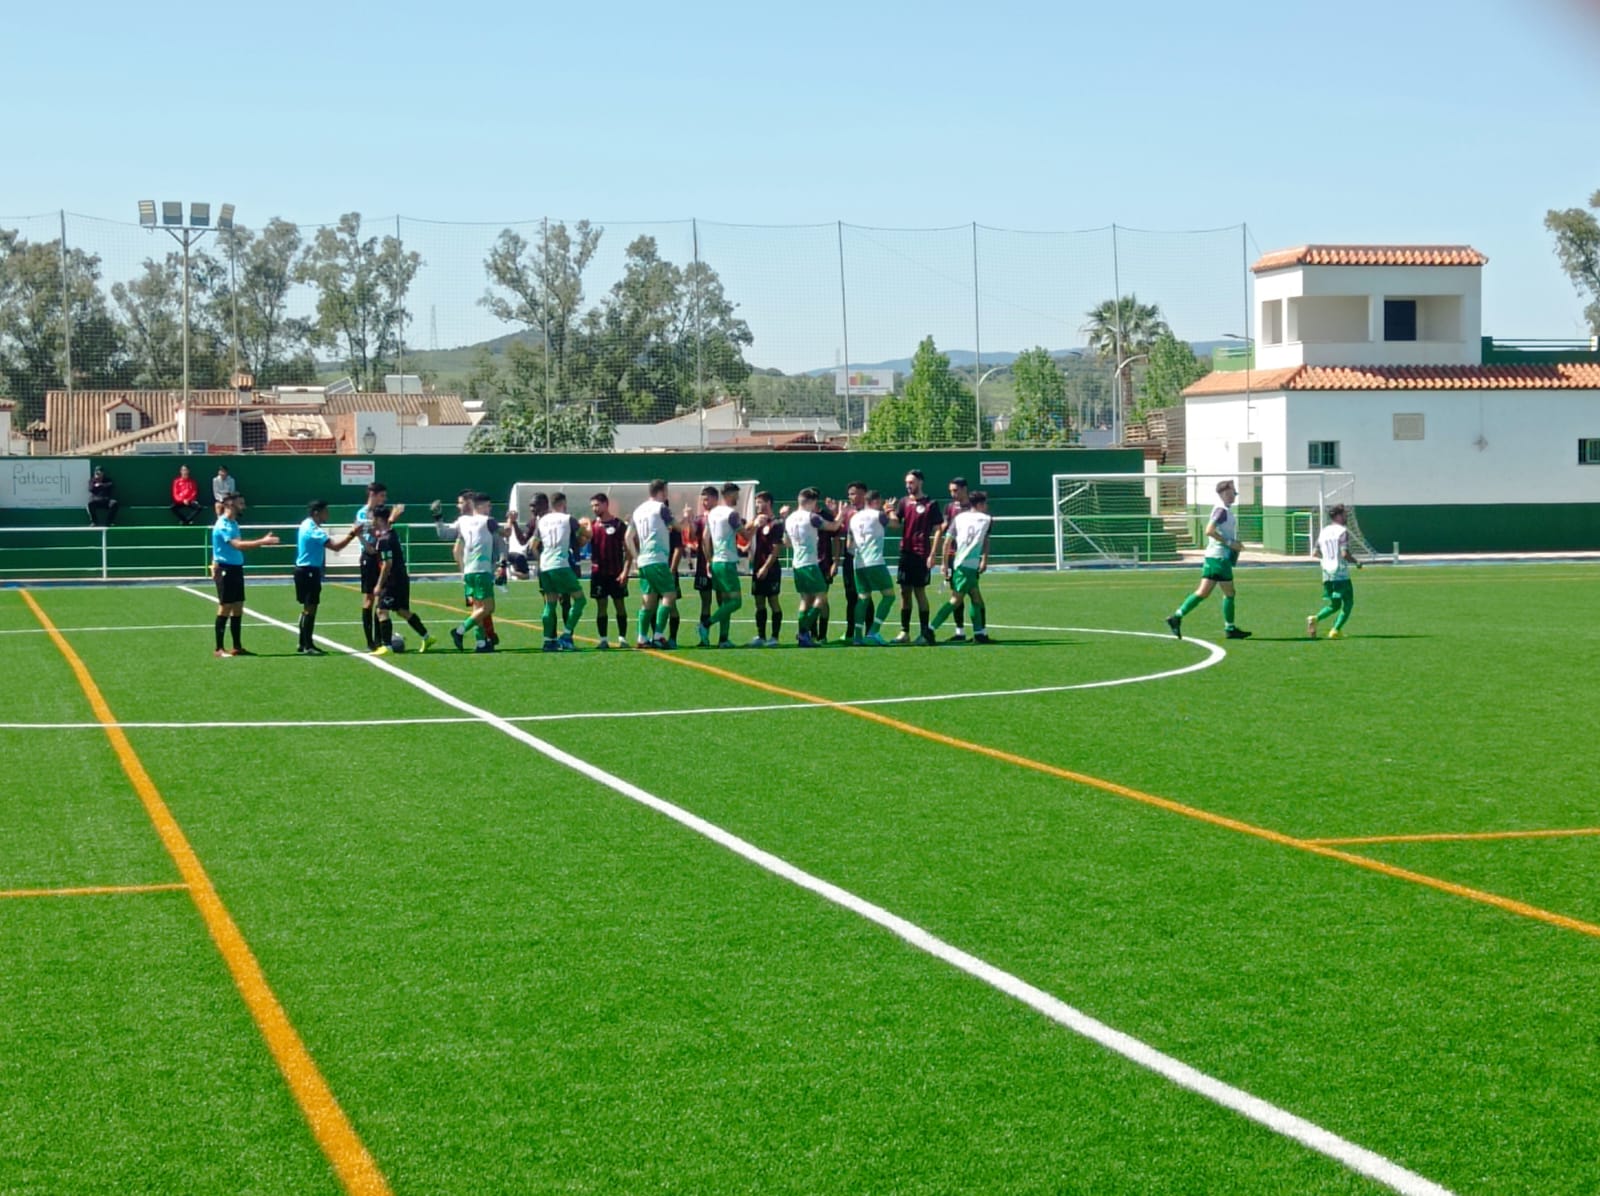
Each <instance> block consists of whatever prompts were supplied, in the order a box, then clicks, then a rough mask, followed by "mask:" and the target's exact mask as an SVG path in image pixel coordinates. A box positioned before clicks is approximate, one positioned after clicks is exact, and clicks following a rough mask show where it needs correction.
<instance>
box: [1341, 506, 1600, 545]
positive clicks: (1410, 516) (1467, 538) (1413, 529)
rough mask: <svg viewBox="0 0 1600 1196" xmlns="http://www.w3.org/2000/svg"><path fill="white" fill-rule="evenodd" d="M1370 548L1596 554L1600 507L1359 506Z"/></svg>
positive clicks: (1358, 516) (1359, 513)
mask: <svg viewBox="0 0 1600 1196" xmlns="http://www.w3.org/2000/svg"><path fill="white" fill-rule="evenodd" d="M1356 520H1357V522H1359V523H1360V524H1361V531H1362V534H1363V535H1365V536H1366V538H1367V543H1369V544H1371V545H1372V547H1373V548H1375V549H1377V550H1378V551H1379V552H1388V551H1389V549H1390V548H1391V547H1392V546H1393V545H1394V544H1395V543H1396V542H1398V543H1399V545H1400V552H1401V554H1402V555H1404V554H1406V553H1419V552H1593V551H1595V550H1597V549H1600V504H1597V503H1497V504H1487V503H1486V504H1476V505H1466V504H1458V505H1455V506H1445V505H1443V504H1438V505H1430V506H1406V507H1378V506H1367V505H1365V504H1363V503H1359V502H1358V503H1357V504H1356Z"/></svg>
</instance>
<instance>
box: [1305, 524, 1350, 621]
mask: <svg viewBox="0 0 1600 1196" xmlns="http://www.w3.org/2000/svg"><path fill="white" fill-rule="evenodd" d="M1349 518H1350V513H1349V511H1347V510H1346V509H1345V505H1344V504H1343V503H1339V504H1338V505H1337V506H1335V507H1334V508H1333V510H1331V511H1329V512H1328V525H1327V526H1326V527H1324V528H1323V529H1322V531H1321V533H1320V534H1319V535H1318V536H1317V547H1316V551H1315V553H1314V554H1313V555H1315V556H1316V557H1317V558H1318V559H1319V561H1320V562H1321V564H1322V609H1321V610H1319V611H1318V612H1317V613H1316V614H1314V615H1307V616H1306V635H1307V636H1308V637H1309V638H1311V639H1316V638H1317V624H1318V623H1320V622H1322V620H1324V619H1326V618H1327V617H1328V616H1329V615H1332V614H1337V615H1338V616H1339V617H1338V618H1337V619H1335V620H1334V621H1333V630H1332V631H1330V632H1328V638H1329V639H1330V640H1337V639H1343V638H1344V625H1345V624H1346V623H1348V622H1349V621H1350V612H1351V611H1352V610H1354V609H1355V605H1356V591H1355V587H1354V586H1352V585H1351V584H1350V566H1351V565H1354V566H1355V567H1356V568H1357V569H1359V568H1361V562H1360V561H1358V560H1356V558H1355V557H1353V556H1351V555H1350V529H1349V528H1348V527H1347V526H1346V524H1347V523H1348V521H1349Z"/></svg>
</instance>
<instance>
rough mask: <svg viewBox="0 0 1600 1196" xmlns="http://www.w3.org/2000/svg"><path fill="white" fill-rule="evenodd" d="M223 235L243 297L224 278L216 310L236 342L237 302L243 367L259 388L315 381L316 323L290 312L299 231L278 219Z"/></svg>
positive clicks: (240, 359) (298, 253)
mask: <svg viewBox="0 0 1600 1196" xmlns="http://www.w3.org/2000/svg"><path fill="white" fill-rule="evenodd" d="M219 236H220V237H221V238H222V248H223V250H224V251H225V252H226V253H227V254H228V255H229V256H230V257H231V258H232V265H233V275H234V276H235V277H236V278H237V280H238V294H237V295H236V296H235V295H234V293H233V283H232V281H231V280H224V283H223V285H221V286H220V287H219V289H218V293H217V299H216V303H215V305H214V306H215V309H216V318H217V319H218V320H219V321H221V322H222V323H223V324H224V326H225V327H226V328H227V330H228V332H229V334H230V343H231V334H232V331H233V328H232V325H233V319H234V315H235V300H236V301H237V316H238V325H239V364H240V365H241V366H242V367H243V368H244V369H246V370H249V371H250V373H252V374H254V375H255V380H256V385H257V386H262V387H265V386H276V385H279V384H283V383H297V382H298V383H306V382H311V381H313V380H315V378H316V376H317V363H316V360H315V359H314V358H313V357H312V356H311V353H310V350H309V349H308V348H307V345H308V343H309V342H310V340H311V335H312V324H311V321H310V320H306V319H302V318H300V317H297V316H291V315H290V314H289V295H290V293H291V292H292V291H293V289H294V285H295V275H296V266H297V259H298V258H299V257H300V254H301V249H302V242H301V237H300V230H299V229H298V228H296V227H295V226H294V225H292V224H290V223H289V222H288V221H287V220H279V219H276V218H274V219H272V220H269V221H268V222H267V224H266V227H264V228H263V229H261V231H260V232H258V233H257V232H252V231H251V230H250V229H247V228H243V227H240V226H237V225H236V226H234V228H233V229H232V231H227V230H224V231H223V232H221V233H220V234H219Z"/></svg>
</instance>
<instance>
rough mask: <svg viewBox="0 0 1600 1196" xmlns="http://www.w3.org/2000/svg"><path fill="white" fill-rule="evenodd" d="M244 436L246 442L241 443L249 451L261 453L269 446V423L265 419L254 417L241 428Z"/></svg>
mask: <svg viewBox="0 0 1600 1196" xmlns="http://www.w3.org/2000/svg"><path fill="white" fill-rule="evenodd" d="M240 432H241V433H242V435H243V436H244V444H242V445H240V447H241V448H243V449H244V451H245V452H247V453H259V452H260V451H261V450H262V449H264V448H266V447H267V424H266V421H265V420H259V419H252V420H249V421H247V422H246V423H245V425H244V427H243V428H241V429H240Z"/></svg>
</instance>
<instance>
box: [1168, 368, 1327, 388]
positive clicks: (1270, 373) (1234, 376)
mask: <svg viewBox="0 0 1600 1196" xmlns="http://www.w3.org/2000/svg"><path fill="white" fill-rule="evenodd" d="M1304 368H1305V367H1304V366H1299V365H1292V366H1289V367H1288V368H1287V369H1279V370H1249V371H1246V370H1213V371H1212V372H1211V373H1209V374H1207V375H1206V376H1205V377H1204V378H1202V379H1200V381H1198V382H1195V383H1192V384H1191V385H1190V386H1189V387H1187V388H1186V389H1185V390H1184V392H1183V393H1184V394H1186V395H1231V394H1239V393H1241V392H1243V391H1245V390H1247V389H1248V390H1283V389H1284V388H1285V387H1286V386H1287V384H1288V382H1289V380H1290V379H1291V378H1293V377H1294V376H1295V375H1296V374H1298V373H1299V372H1300V371H1301V370H1303V369H1304ZM1247 372H1248V373H1249V375H1250V377H1249V379H1248V380H1247V379H1246V378H1245V374H1246V373H1247Z"/></svg>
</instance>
